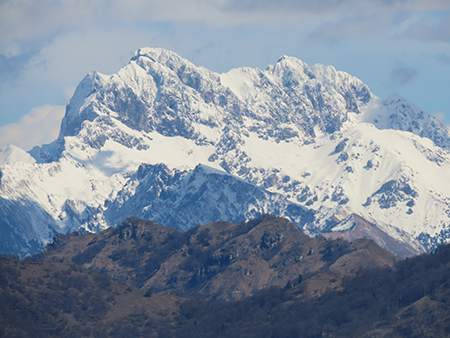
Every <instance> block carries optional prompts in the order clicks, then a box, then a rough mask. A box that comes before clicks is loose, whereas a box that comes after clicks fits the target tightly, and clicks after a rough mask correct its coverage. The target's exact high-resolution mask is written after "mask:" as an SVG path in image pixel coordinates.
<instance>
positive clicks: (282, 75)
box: [0, 48, 450, 253]
mask: <svg viewBox="0 0 450 338" xmlns="http://www.w3.org/2000/svg"><path fill="white" fill-rule="evenodd" d="M449 146H450V132H449V129H448V128H447V127H445V126H443V125H442V124H441V123H440V122H438V121H437V120H436V119H434V118H433V117H431V116H430V115H428V114H426V113H425V112H423V111H421V110H420V109H418V108H417V107H414V106H413V105H411V104H410V103H408V102H407V101H406V100H404V99H402V98H401V97H399V96H398V95H392V96H391V97H389V98H388V99H387V100H385V101H383V100H381V99H379V98H377V97H376V96H375V95H373V94H372V93H371V92H370V90H369V88H368V87H367V85H365V84H364V83H362V82H361V81H360V80H359V79H357V78H355V77H352V76H350V75H349V74H347V73H344V72H341V71H336V69H334V68H333V67H331V66H323V65H315V66H312V67H309V66H308V65H307V64H305V63H304V62H302V61H300V60H298V59H296V58H292V57H287V56H283V57H281V58H280V59H279V60H278V62H277V63H276V64H275V65H273V66H269V67H268V68H267V69H266V70H259V69H251V68H238V69H233V70H231V71H230V72H228V73H225V74H217V73H214V72H212V71H209V70H207V69H205V68H203V67H197V66H195V65H193V64H192V63H190V62H189V61H187V60H184V59H182V58H181V57H179V56H178V55H176V54H175V53H172V52H170V51H167V50H163V49H152V48H144V49H140V50H138V51H137V52H136V53H135V55H134V56H133V58H132V59H131V61H130V63H129V64H128V65H127V66H126V67H124V68H122V69H121V70H119V71H118V72H117V73H116V74H113V75H110V76H107V75H103V74H100V73H97V72H92V73H90V74H88V75H87V76H86V77H85V79H83V81H82V82H81V83H80V85H79V86H78V88H77V89H76V91H75V94H74V96H73V97H72V98H71V100H70V102H69V104H68V105H67V109H66V115H65V117H64V119H63V121H62V124H61V131H60V134H59V137H58V139H57V140H56V141H55V142H53V143H52V144H49V145H45V146H43V147H40V148H38V147H36V148H34V149H33V150H32V151H31V152H30V154H31V155H32V157H33V159H31V158H30V157H29V156H28V157H26V156H23V154H22V155H21V156H16V157H12V156H9V155H8V156H3V157H1V155H2V153H0V157H1V158H5V159H4V160H3V162H2V163H4V164H3V165H2V166H1V167H0V170H1V172H2V178H1V189H0V197H1V198H3V199H4V200H5V201H14V203H16V202H17V201H22V200H23V201H27V203H33V205H35V207H36V208H38V209H39V210H40V212H41V213H42V215H45V217H44V216H42V218H41V219H40V220H37V221H36V222H37V223H39V224H48V226H47V227H48V229H47V228H46V229H47V230H45V231H44V230H42V229H40V228H39V226H38V225H33V226H32V227H33V229H35V231H36V233H39V234H40V235H30V236H28V231H24V232H26V233H27V235H24V236H25V237H26V238H27V239H26V240H25V241H24V243H28V244H23V243H22V244H21V245H22V249H23V250H22V249H21V250H22V251H21V252H22V253H23V252H26V251H27V250H29V251H33V250H35V249H31V244H30V243H31V242H30V241H31V239H32V238H35V237H36V238H37V239H36V240H37V242H38V243H40V244H39V245H42V244H43V243H46V242H48V241H49V240H51V236H52V234H53V233H54V232H60V231H61V232H68V231H73V230H75V229H77V228H79V227H81V228H82V229H85V230H87V231H99V230H101V229H104V228H105V227H107V226H111V225H115V224H117V223H119V222H120V221H121V220H122V219H123V218H124V216H123V215H125V214H126V215H127V216H131V215H132V214H134V215H135V216H140V217H145V218H148V219H152V220H155V221H158V222H161V223H162V224H163V225H172V226H176V227H179V228H180V229H186V228H189V227H191V226H193V225H196V224H197V222H200V223H202V222H212V221H217V220H221V219H222V220H225V221H236V220H237V219H238V218H249V217H252V216H253V215H256V214H260V213H264V212H271V213H274V214H276V215H284V216H288V217H290V218H291V219H292V220H293V221H297V224H298V225H299V226H300V227H302V228H303V229H305V230H307V231H309V232H310V233H311V234H312V233H316V232H330V231H334V232H336V234H339V233H342V232H343V231H346V232H349V231H352V229H354V228H355V227H356V223H355V222H353V221H351V220H353V219H356V218H357V217H362V218H363V219H365V220H366V221H369V222H370V223H372V224H373V225H374V226H376V227H378V228H379V229H380V230H381V231H383V232H384V233H386V234H387V235H390V236H392V237H393V238H395V239H397V240H400V241H403V242H404V243H407V244H408V245H409V246H411V248H412V250H419V251H420V250H422V245H425V246H426V247H427V248H428V249H431V248H433V247H435V246H436V245H437V244H438V243H439V242H441V241H444V240H446V239H447V238H448V230H447V229H448V227H449V224H450V219H449V217H450V213H449V197H450V190H449V188H448V187H449V186H450V185H449V184H446V183H448V182H450V177H449V175H450V170H449V169H450V163H449V161H450V159H449V153H448V150H447V149H448V147H449ZM19 152H20V151H16V153H19ZM5 154H6V153H5ZM7 157H8V158H11V159H13V158H14V159H15V161H7V160H6V158H7ZM142 163H144V164H146V165H144V166H141V164H142ZM159 163H163V164H164V165H163V166H158V164H159ZM199 164H201V166H198V165H199ZM207 167H209V168H214V170H216V171H214V172H210V170H212V169H206V168H207ZM138 168H140V169H138ZM142 168H147V169H145V170H144V169H142ZM149 168H153V169H149ZM155 168H156V169H155ZM143 170H144V171H145V172H147V174H145V175H144V176H142V175H143ZM200 172H202V174H200ZM219 172H222V174H219ZM172 176H173V177H177V179H168V181H166V180H164V179H162V177H165V178H168V177H172ZM190 177H191V178H192V177H197V179H193V181H190V179H191V178H190ZM200 178H201V179H200ZM161 182H162V183H161ZM161 184H162V185H161ZM158 187H159V188H158ZM230 187H233V188H230ZM155 189H156V190H155ZM158 189H159V190H158ZM239 189H244V191H247V192H252V194H255V196H257V198H256V197H255V200H251V198H250V195H251V194H250V193H247V195H245V194H244V195H245V196H244V197H243V196H240V197H239V198H238V195H237V193H238V190H239ZM249 194H250V195H249ZM183 201H184V202H183ZM188 205H196V207H193V208H189V207H188ZM253 207H254V208H253ZM252 208H253V209H252ZM19 209H20V208H19V207H18V209H17V210H19ZM308 209H311V211H308ZM344 209H345V214H346V215H347V216H346V217H350V218H349V219H348V220H346V217H344V218H342V219H340V221H336V219H339V217H338V216H337V215H340V214H342V212H343V210H344ZM212 210H214V212H213V211H212ZM252 210H254V211H252ZM293 210H296V211H295V212H294V211H293ZM300 211H301V212H300ZM18 212H19V211H18ZM22 212H23V213H25V214H26V213H27V211H22ZM303 214H308V215H310V216H308V217H303V216H302V217H300V218H298V219H296V218H295V217H297V216H299V215H303ZM295 215H297V216H295ZM311 215H313V216H311ZM351 215H356V216H357V217H356V216H355V217H356V218H355V217H353V216H351ZM2 217H3V216H2ZM30 217H31V216H30ZM121 217H122V219H119V218H121ZM352 217H353V218H352ZM349 220H350V221H349ZM21 222H22V221H18V222H16V223H14V224H13V225H11V226H10V228H11V229H12V228H14V227H15V228H16V229H22V228H23V229H25V228H27V227H29V222H28V223H27V221H23V222H22V223H23V224H22V223H21ZM43 222H46V223H43ZM10 228H8V229H10ZM8 231H10V230H8ZM19 232H20V231H19ZM372 233H373V234H375V231H373V232H372ZM27 236H28V237H29V238H28V237H27ZM374 236H375V235H374ZM39 245H37V246H39ZM35 247H36V246H34V247H33V248H35ZM27 248H28V249H27Z"/></svg>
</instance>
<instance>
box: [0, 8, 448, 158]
mask: <svg viewBox="0 0 450 338" xmlns="http://www.w3.org/2000/svg"><path fill="white" fill-rule="evenodd" d="M139 47H163V48H167V49H170V50H173V51H175V52H176V53H178V54H180V55H181V56H182V57H185V58H187V59H189V60H190V61H192V62H193V63H194V64H196V65H203V66H205V67H207V68H209V69H211V70H213V71H216V72H226V71H228V70H230V69H231V68H235V67H241V66H249V67H258V68H262V69H265V68H266V67H267V66H268V65H269V64H274V63H275V62H276V61H277V60H278V58H279V57H280V56H281V55H290V56H295V57H297V58H299V59H301V60H303V61H305V62H306V63H308V64H310V65H313V64H315V63H323V64H326V65H333V66H334V67H335V68H336V69H338V70H343V71H346V72H348V73H350V74H352V75H354V76H356V77H358V78H360V79H361V80H362V81H363V82H364V83H366V84H367V85H368V86H369V87H370V89H371V91H372V92H373V93H374V94H375V95H377V96H379V97H381V98H386V97H387V96H389V95H390V94H392V93H394V92H395V93H398V94H400V95H401V96H403V97H404V98H406V99H407V100H409V101H410V102H412V103H413V104H415V105H416V106H418V107H420V108H422V109H424V110H426V111H428V112H429V113H431V114H433V115H435V116H436V117H438V118H439V119H441V120H443V121H444V123H446V124H450V99H449V97H450V1H449V0H428V1H423V0H420V1H415V0H321V1H310V0H277V1H274V0H239V1H238V0H134V1H131V0H127V1H125V0H109V1H106V0H96V1H87V0H40V1H32V0H0V102H1V106H0V107H1V108H0V147H1V146H4V145H6V144H9V143H13V144H15V145H17V146H20V147H22V148H24V149H25V150H29V149H31V148H32V146H34V145H37V144H42V143H48V142H51V141H52V140H53V139H54V138H56V136H57V132H58V126H59V123H60V120H61V118H62V116H63V114H64V106H65V104H66V103H67V101H68V100H69V98H70V96H71V94H72V93H73V90H74V89H75V87H76V86H77V84H78V83H79V82H80V81H81V79H82V78H83V77H84V76H85V75H86V74H87V73H88V72H89V71H92V70H97V71H99V72H101V73H105V74H112V73H115V72H117V71H118V70H119V69H120V68H121V67H122V66H124V65H126V64H127V63H128V61H129V59H130V57H131V55H132V54H133V52H134V51H135V50H136V49H137V48H139Z"/></svg>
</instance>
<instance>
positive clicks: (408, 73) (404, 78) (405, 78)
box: [390, 66, 419, 85]
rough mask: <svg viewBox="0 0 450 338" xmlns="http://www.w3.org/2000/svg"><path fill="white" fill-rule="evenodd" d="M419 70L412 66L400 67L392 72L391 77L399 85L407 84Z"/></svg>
mask: <svg viewBox="0 0 450 338" xmlns="http://www.w3.org/2000/svg"><path fill="white" fill-rule="evenodd" d="M418 73H419V72H418V71H417V70H416V69H414V68H412V67H403V66H402V67H398V68H396V69H394V70H392V72H391V76H390V79H391V81H392V82H393V83H395V84H397V85H405V84H407V83H409V82H411V81H412V80H413V79H414V78H415V77H416V76H417V75H418Z"/></svg>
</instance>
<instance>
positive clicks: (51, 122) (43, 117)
mask: <svg viewBox="0 0 450 338" xmlns="http://www.w3.org/2000/svg"><path fill="white" fill-rule="evenodd" d="M64 110H65V108H64V107H63V106H55V105H45V106H42V107H38V108H33V109H32V110H31V111H30V112H29V113H28V114H27V115H25V116H22V118H21V119H20V120H19V122H16V123H10V124H7V125H4V126H1V127H0V148H2V147H4V146H7V145H10V144H13V145H15V146H17V147H19V148H22V149H24V150H30V149H31V148H33V147H34V146H36V145H42V144H46V143H50V142H52V141H54V140H55V139H56V138H57V136H58V133H59V128H60V124H61V120H62V118H63V116H64Z"/></svg>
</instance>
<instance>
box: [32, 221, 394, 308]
mask: <svg viewBox="0 0 450 338" xmlns="http://www.w3.org/2000/svg"><path fill="white" fill-rule="evenodd" d="M40 258H41V259H43V260H45V261H59V260H64V259H71V260H72V261H73V262H75V263H76V264H79V265H81V266H83V267H85V268H88V269H91V270H93V271H99V272H105V273H107V274H108V275H110V276H111V277H112V278H113V279H114V280H116V281H119V282H122V283H126V284H128V285H132V286H135V287H138V288H141V289H144V290H147V289H149V290H152V291H153V292H157V293H166V294H168V293H172V294H177V295H181V296H183V297H198V298H202V299H220V300H228V299H242V298H244V297H246V296H249V295H252V294H254V293H255V292H256V291H258V290H260V289H263V288H266V287H268V286H285V285H286V284H287V283H288V281H291V282H293V283H295V282H296V281H298V279H299V276H300V275H302V276H303V278H307V277H309V276H312V275H314V274H316V273H317V272H320V271H330V272H332V273H335V274H338V275H339V274H341V275H342V274H352V273H354V272H356V271H358V270H359V269H361V268H364V267H380V266H393V264H394V263H395V262H396V261H397V260H398V258H397V257H396V256H394V255H393V254H391V253H389V252H388V251H386V250H384V249H382V248H380V247H379V246H378V245H376V244H375V242H373V241H371V240H364V239H362V240H356V241H354V242H351V243H349V242H346V241H343V240H326V239H324V238H317V239H312V238H309V237H308V236H306V235H305V234H303V233H302V232H301V231H300V229H299V228H298V227H297V226H295V225H294V224H292V223H291V222H289V221H288V220H286V219H283V218H279V217H275V216H264V217H261V218H258V219H255V220H252V221H249V222H246V223H239V224H231V223H226V222H216V223H211V224H207V225H203V226H198V227H195V228H192V229H190V230H189V231H187V232H184V233H183V232H179V231H178V230H175V229H173V228H169V227H163V226H160V225H158V224H156V223H154V222H150V221H144V220H140V219H137V218H130V219H128V220H126V221H125V222H124V223H123V224H122V225H120V226H118V227H117V228H110V229H107V230H105V231H103V232H101V233H97V234H88V235H81V234H79V233H74V234H71V235H68V236H64V235H60V236H58V237H57V238H56V240H55V242H54V243H53V244H52V245H50V246H48V247H47V249H46V250H45V252H44V253H43V254H41V256H40Z"/></svg>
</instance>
